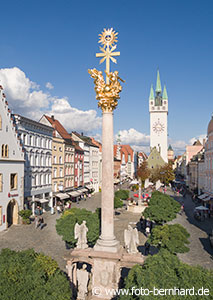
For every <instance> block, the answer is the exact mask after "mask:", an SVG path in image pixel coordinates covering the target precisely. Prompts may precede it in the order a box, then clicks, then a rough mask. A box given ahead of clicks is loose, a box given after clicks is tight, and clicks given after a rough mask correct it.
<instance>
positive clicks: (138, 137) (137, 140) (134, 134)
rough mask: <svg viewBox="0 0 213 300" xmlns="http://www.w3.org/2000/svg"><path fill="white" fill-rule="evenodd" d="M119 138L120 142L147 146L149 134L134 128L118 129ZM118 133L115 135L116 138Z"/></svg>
mask: <svg viewBox="0 0 213 300" xmlns="http://www.w3.org/2000/svg"><path fill="white" fill-rule="evenodd" d="M119 133H120V139H121V143H122V144H132V145H137V146H147V145H149V139H150V138H149V135H146V134H144V133H142V132H139V131H137V130H136V129H134V128H130V129H129V130H120V131H119ZM117 138H118V134H117V135H116V139H117Z"/></svg>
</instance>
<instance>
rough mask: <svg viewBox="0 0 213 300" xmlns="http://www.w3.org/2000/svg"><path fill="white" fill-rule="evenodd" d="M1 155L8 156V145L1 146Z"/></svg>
mask: <svg viewBox="0 0 213 300" xmlns="http://www.w3.org/2000/svg"><path fill="white" fill-rule="evenodd" d="M1 156H2V157H8V156H9V147H8V145H2V146H1Z"/></svg>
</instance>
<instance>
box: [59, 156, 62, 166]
mask: <svg viewBox="0 0 213 300" xmlns="http://www.w3.org/2000/svg"><path fill="white" fill-rule="evenodd" d="M59 164H62V157H61V156H59Z"/></svg>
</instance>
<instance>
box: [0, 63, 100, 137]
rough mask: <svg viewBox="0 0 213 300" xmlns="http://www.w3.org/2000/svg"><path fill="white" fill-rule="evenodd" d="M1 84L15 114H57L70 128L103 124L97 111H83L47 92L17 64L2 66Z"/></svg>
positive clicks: (79, 128) (81, 129)
mask: <svg viewBox="0 0 213 300" xmlns="http://www.w3.org/2000/svg"><path fill="white" fill-rule="evenodd" d="M0 84H1V85H2V86H3V88H4V92H5V94H6V97H7V100H8V102H9V107H10V108H11V109H12V111H13V113H18V114H21V115H24V116H26V117H29V118H32V119H34V120H39V119H40V118H41V116H42V115H43V114H48V115H54V116H55V118H56V119H58V120H59V121H60V122H61V123H62V124H63V126H64V127H65V128H66V129H67V130H68V131H71V130H76V131H85V132H91V131H92V130H95V129H97V128H99V127H100V126H101V118H100V117H98V116H97V112H96V111H95V110H87V111H83V110H79V109H77V108H74V107H72V106H71V105H70V103H69V101H68V99H67V98H57V97H53V96H51V95H50V94H49V93H45V92H43V91H42V90H41V89H40V87H39V85H38V84H37V83H35V82H32V81H31V80H30V79H29V78H27V77H26V75H25V73H24V72H23V71H22V70H20V69H19V68H17V67H14V68H10V69H9V68H8V69H0Z"/></svg>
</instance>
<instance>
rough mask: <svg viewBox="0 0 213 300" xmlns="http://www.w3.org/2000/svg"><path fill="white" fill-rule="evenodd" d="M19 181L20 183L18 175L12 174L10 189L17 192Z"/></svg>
mask: <svg viewBox="0 0 213 300" xmlns="http://www.w3.org/2000/svg"><path fill="white" fill-rule="evenodd" d="M17 181H18V174H17V173H12V174H10V189H11V190H17Z"/></svg>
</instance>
